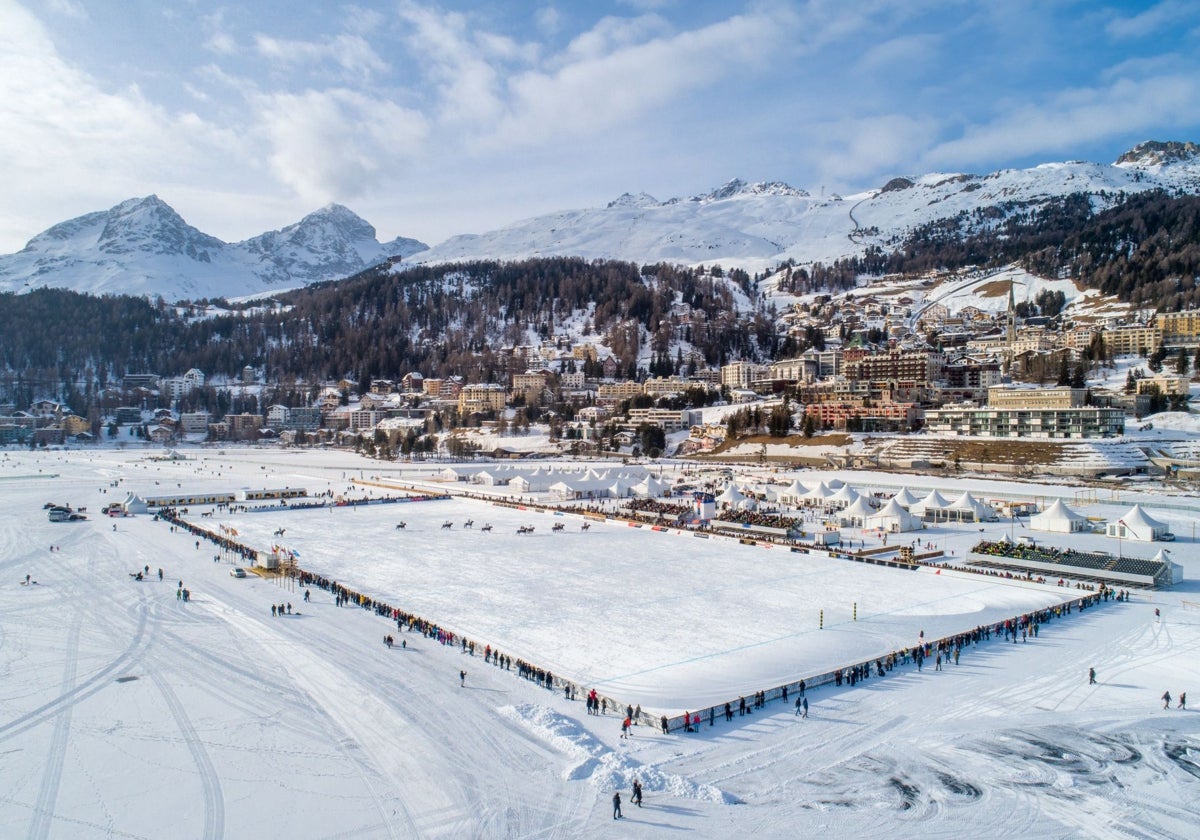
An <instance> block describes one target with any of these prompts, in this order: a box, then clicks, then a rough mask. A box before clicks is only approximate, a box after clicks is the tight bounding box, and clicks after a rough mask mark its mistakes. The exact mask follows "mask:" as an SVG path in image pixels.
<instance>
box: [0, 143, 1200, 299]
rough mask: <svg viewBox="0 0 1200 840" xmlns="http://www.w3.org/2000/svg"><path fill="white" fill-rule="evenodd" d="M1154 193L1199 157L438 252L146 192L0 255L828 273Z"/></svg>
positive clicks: (325, 224) (1069, 166) (298, 266)
mask: <svg viewBox="0 0 1200 840" xmlns="http://www.w3.org/2000/svg"><path fill="white" fill-rule="evenodd" d="M1156 188H1163V189H1166V190H1169V191H1171V192H1173V193H1175V192H1188V193H1200V147H1197V146H1196V144H1194V143H1175V142H1170V143H1162V142H1156V141H1151V142H1146V143H1142V144H1141V145H1139V146H1137V147H1135V148H1134V149H1131V150H1130V151H1128V152H1126V153H1125V154H1123V155H1121V156H1120V157H1119V158H1118V160H1117V161H1116V162H1115V163H1113V164H1111V165H1109V164H1098V163H1086V162H1081V161H1071V162H1066V163H1047V164H1042V165H1040V166H1035V167H1033V168H1031V169H1004V170H1000V171H998V172H993V173H991V174H989V175H968V174H954V173H951V174H947V173H933V174H926V175H922V176H918V177H911V178H894V179H892V180H891V181H889V182H888V183H887V184H885V185H884V186H883V187H881V188H879V189H875V190H870V191H867V192H863V193H860V194H857V195H852V196H847V197H842V196H836V195H830V196H824V195H822V196H814V195H811V194H810V193H808V192H805V191H804V190H800V189H796V188H794V187H791V186H788V185H787V184H783V183H779V182H766V183H754V184H748V183H745V182H743V181H740V180H733V181H730V182H728V183H727V184H725V185H724V186H721V187H719V188H718V189H715V190H713V191H711V192H708V193H704V194H701V195H696V196H692V197H691V198H686V199H679V198H675V199H670V200H668V201H659V200H658V199H656V198H654V197H652V196H649V195H647V194H645V193H640V194H637V195H631V194H629V193H626V194H625V195H622V196H620V197H619V198H617V199H615V200H614V201H612V202H610V203H609V204H608V205H606V206H605V207H597V208H590V209H579V210H563V211H560V212H557V213H552V214H549V215H546V216H539V217H537V218H533V219H526V220H524V221H520V222H516V223H514V224H511V225H508V226H507V227H503V228H499V229H497V230H493V231H490V232H487V233H482V234H469V235H461V236H455V237H452V238H450V239H448V240H446V241H445V242H443V243H441V244H440V245H438V246H436V247H434V248H426V246H424V245H423V244H422V243H420V242H417V241H415V240H412V239H396V240H393V241H391V242H387V243H383V244H380V243H379V242H378V241H377V240H376V238H375V229H374V228H373V227H371V225H369V224H368V223H367V222H365V221H363V220H362V219H361V218H359V217H358V216H356V215H355V214H354V213H352V212H350V211H349V210H347V209H346V208H345V207H341V206H339V205H336V204H335V205H330V206H328V207H325V208H323V209H321V210H318V211H316V212H315V213H312V214H310V215H308V216H306V217H305V218H304V219H302V220H301V221H299V222H297V223H296V224H294V225H290V226H288V227H285V228H284V229H282V230H278V231H271V232H268V233H264V234H261V235H259V236H256V237H254V238H252V239H248V240H246V241H244V242H239V243H235V244H229V243H225V242H222V241H220V240H219V239H216V238H214V237H212V236H208V235H207V234H204V233H202V232H200V231H198V230H196V229H195V228H193V227H191V226H190V225H188V224H187V223H186V222H185V221H184V220H183V219H182V218H180V217H179V215H178V214H177V213H176V212H175V211H174V210H172V209H171V208H170V207H169V206H167V205H166V204H165V203H164V202H162V201H161V200H159V199H158V198H157V197H155V196H150V197H148V198H141V199H131V200H129V201H125V202H123V203H121V204H119V205H117V206H116V207H114V208H112V209H111V210H108V211H104V212H99V213H89V214H87V215H85V216H80V217H79V218H77V219H72V220H70V221H67V222H63V223H61V224H58V225H55V226H54V227H52V228H50V229H49V230H47V231H45V232H43V233H41V234H39V235H37V236H36V237H34V238H33V239H32V240H30V242H29V244H28V245H26V247H25V248H24V249H22V250H21V251H20V252H18V253H16V254H11V255H8V256H0V291H22V290H25V289H28V288H37V287H40V286H56V287H64V288H71V289H75V290H77V291H83V292H92V293H106V292H111V293H132V294H145V295H162V296H163V297H164V298H167V299H168V300H178V299H181V298H193V299H194V298H200V297H238V296H246V295H254V294H259V293H264V292H273V291H279V290H281V289H284V288H288V287H293V286H299V285H304V284H307V283H312V282H317V281H321V280H334V279H339V278H342V277H346V276H348V275H350V274H353V273H355V272H357V271H360V270H362V269H363V268H366V267H369V266H371V265H374V264H377V263H379V262H381V261H383V260H385V259H387V258H388V257H392V256H403V257H405V258H409V257H415V258H414V259H413V260H412V261H414V262H420V263H445V262H452V261H460V260H473V259H501V260H506V259H524V258H528V257H539V256H578V257H584V258H588V259H596V258H606V259H621V260H629V261H632V262H639V263H653V262H671V263H682V264H686V265H697V264H713V263H718V262H719V263H721V264H723V265H725V266H726V267H735V266H736V267H741V268H745V269H747V270H750V271H758V270H762V269H768V268H772V267H775V266H777V265H778V264H780V263H781V262H784V261H786V260H788V259H792V260H795V261H796V262H799V263H806V262H813V261H821V262H826V263H828V262H832V261H833V260H835V259H837V258H839V257H844V256H851V255H855V254H861V253H863V252H864V251H865V250H866V249H867V248H869V247H872V246H878V247H882V248H884V249H885V250H890V249H892V248H894V247H896V246H897V245H899V244H900V243H901V242H902V241H903V240H904V238H905V237H906V236H907V235H908V234H909V233H910V232H911V231H912V230H913V229H914V228H916V227H918V226H921V225H925V224H927V223H929V222H933V221H937V220H939V219H946V218H950V217H954V216H958V215H959V214H961V213H966V214H968V217H969V218H970V219H971V220H972V223H973V224H975V225H976V226H981V225H987V224H993V223H995V221H996V220H997V219H1000V218H1003V217H1004V216H1005V215H1006V214H1008V213H1010V212H1015V211H1018V210H1020V209H1022V208H1025V207H1028V206H1030V205H1037V204H1039V203H1042V202H1045V201H1048V200H1051V199H1053V198H1057V197H1060V196H1065V195H1071V194H1076V193H1083V194H1086V195H1090V196H1092V203H1093V205H1094V206H1095V207H1096V209H1104V208H1107V207H1109V206H1112V205H1114V204H1117V203H1119V202H1120V201H1121V200H1122V195H1129V194H1132V193H1136V192H1141V191H1144V190H1149V189H1156ZM406 261H407V260H406Z"/></svg>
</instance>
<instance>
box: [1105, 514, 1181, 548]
mask: <svg viewBox="0 0 1200 840" xmlns="http://www.w3.org/2000/svg"><path fill="white" fill-rule="evenodd" d="M1119 522H1120V523H1122V524H1124V525H1125V531H1126V533H1127V534H1128V535H1129V536H1130V537H1132V538H1133V539H1135V540H1144V541H1147V542H1148V541H1150V540H1154V539H1157V538H1158V536H1159V535H1160V534H1165V533H1166V532H1167V523H1165V522H1159V521H1158V520H1157V519H1155V518H1154V517H1152V516H1151V515H1150V514H1148V513H1146V511H1144V510H1142V506H1141V505H1134V506H1133V507H1131V508H1130V509H1129V512H1128V513H1126V514H1125V515H1124V516H1122V517H1121V518H1120V520H1119ZM1110 524H1111V523H1110Z"/></svg>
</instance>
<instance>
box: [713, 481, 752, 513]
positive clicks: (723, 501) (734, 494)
mask: <svg viewBox="0 0 1200 840" xmlns="http://www.w3.org/2000/svg"><path fill="white" fill-rule="evenodd" d="M745 500H746V496H745V494H743V493H742V491H741V490H739V489H737V488H736V487H734V486H733V485H732V484H730V485H729V486H728V487H726V488H725V489H724V491H722V492H721V494H720V495H719V496H717V497H716V498H715V499H714V501H715V502H716V503H717V506H718V507H720V506H722V505H729V506H730V507H737V506H738V505H739V504H741V503H742V502H744V501H745Z"/></svg>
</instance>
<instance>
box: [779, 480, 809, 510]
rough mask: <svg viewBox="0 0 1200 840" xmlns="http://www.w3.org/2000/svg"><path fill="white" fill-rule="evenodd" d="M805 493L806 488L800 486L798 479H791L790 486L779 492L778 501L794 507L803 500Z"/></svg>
mask: <svg viewBox="0 0 1200 840" xmlns="http://www.w3.org/2000/svg"><path fill="white" fill-rule="evenodd" d="M807 492H808V488H807V487H805V486H804V485H803V484H801V483H800V481H799V479H793V480H792V483H791V484H789V485H788V486H787V487H785V488H783V489H782V490H780V491H779V501H781V502H783V503H784V504H787V505H794V504H797V503H798V502H799V501H800V500H801V499H803V498H804V494H805V493H807Z"/></svg>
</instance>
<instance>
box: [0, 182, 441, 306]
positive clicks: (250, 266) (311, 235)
mask: <svg viewBox="0 0 1200 840" xmlns="http://www.w3.org/2000/svg"><path fill="white" fill-rule="evenodd" d="M427 247H428V246H426V245H425V244H424V243H423V242H418V241H417V240H415V239H404V238H397V239H394V240H392V241H391V242H384V243H380V242H379V241H378V240H377V239H376V238H375V228H373V227H371V225H369V224H368V223H367V222H365V221H364V220H363V219H361V218H359V217H358V216H357V215H355V214H354V213H352V212H351V211H350V210H348V209H346V208H345V207H342V206H341V205H339V204H330V205H329V206H327V207H323V208H321V209H320V210H317V211H316V212H314V213H310V214H309V215H307V216H305V217H304V218H303V219H301V220H300V221H299V222H296V223H295V224H293V225H289V226H287V227H285V228H283V229H282V230H273V231H269V232H267V233H263V234H260V235H258V236H256V237H254V238H252V239H247V240H246V241H244V242H237V243H227V242H222V241H221V240H220V239H217V238H216V237H213V236H209V235H208V234H206V233H203V232H201V231H199V230H197V229H196V228H194V227H192V226H191V225H189V224H188V223H187V222H185V221H184V220H183V218H181V217H180V215H179V214H178V213H176V212H175V211H174V210H173V209H172V208H171V207H170V206H169V205H168V204H167V203H166V202H164V201H162V200H161V199H160V198H158V196H154V195H152V196H148V197H146V198H132V199H129V200H128V201H123V202H121V203H120V204H118V205H117V206H116V207H113V208H112V209H110V210H104V211H101V212H98V213H88V214H87V215H85V216H80V217H78V218H76V219H71V220H70V221H66V222H61V223H59V224H57V225H55V226H54V227H52V228H50V229H49V230H46V231H44V232H42V233H39V234H38V235H37V236H35V237H34V238H33V239H31V240H30V241H29V244H27V245H26V246H25V247H24V248H23V249H21V250H20V251H18V252H17V253H15V254H9V255H7V256H0V291H18V292H19V291H23V290H25V289H29V288H39V287H41V286H51V287H57V288H67V289H71V290H74V291H78V292H86V293H91V294H106V293H108V294H131V295H151V296H154V295H161V296H162V297H164V298H165V299H167V300H169V301H175V300H181V299H191V300H195V299H199V298H215V297H239V296H244V295H255V294H262V293H269V292H272V291H279V290H282V289H288V288H294V287H297V286H304V285H307V284H309V283H315V282H319V281H322V280H336V279H339V278H342V277H347V276H349V275H351V274H355V273H357V272H359V271H362V270H363V269H364V268H369V267H371V266H373V265H378V264H379V263H381V262H384V261H386V260H387V259H388V258H390V257H394V256H400V257H407V256H411V255H412V254H415V253H417V252H419V251H422V250H424V249H425V248H427Z"/></svg>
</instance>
